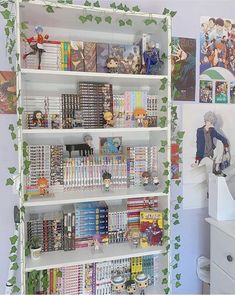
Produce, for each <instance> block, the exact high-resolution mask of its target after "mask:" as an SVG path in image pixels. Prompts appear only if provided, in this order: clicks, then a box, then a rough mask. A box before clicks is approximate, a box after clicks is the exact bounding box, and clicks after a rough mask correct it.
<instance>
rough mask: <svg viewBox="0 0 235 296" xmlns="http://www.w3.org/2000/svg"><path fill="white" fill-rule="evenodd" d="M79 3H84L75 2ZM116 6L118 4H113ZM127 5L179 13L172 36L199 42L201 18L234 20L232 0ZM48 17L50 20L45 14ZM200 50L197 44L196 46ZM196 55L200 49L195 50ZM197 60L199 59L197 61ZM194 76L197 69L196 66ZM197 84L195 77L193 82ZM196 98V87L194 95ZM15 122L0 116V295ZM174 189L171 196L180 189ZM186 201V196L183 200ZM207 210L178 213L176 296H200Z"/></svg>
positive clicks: (1, 62) (3, 66)
mask: <svg viewBox="0 0 235 296" xmlns="http://www.w3.org/2000/svg"><path fill="white" fill-rule="evenodd" d="M78 2H79V3H82V2H84V1H78ZM116 2H117V3H119V2H121V1H116ZM100 3H101V5H102V6H107V5H108V4H109V3H112V1H107V0H103V1H100ZM122 3H126V4H127V6H129V7H132V6H134V5H139V7H140V8H141V10H143V11H148V12H151V13H154V12H155V13H161V12H162V11H163V9H164V7H167V8H169V9H170V10H176V11H177V12H178V13H177V15H176V16H175V17H174V19H173V29H172V33H173V36H176V37H190V38H197V41H199V32H200V16H218V17H222V18H231V19H232V18H234V5H233V4H234V0H223V1H222V0H220V1H219V0H215V1H213V0H129V1H127V0H126V1H124V0H123V1H122ZM48 17H50V16H49V15H48ZM3 29H4V26H3V21H2V19H1V18H0V52H1V59H0V70H8V65H7V60H6V59H4V52H5V49H4V41H5V37H4V35H3ZM197 49H199V43H197ZM197 55H198V56H199V50H197ZM198 60H199V59H198ZM197 73H199V68H198V64H197ZM196 83H197V85H198V78H197V80H196ZM196 97H198V88H197V92H196ZM12 120H14V116H11V115H0V126H1V138H0V151H1V152H0V164H1V165H0V192H1V195H0V196H1V214H0V225H1V226H0V242H1V244H0V294H1V293H4V289H5V287H4V286H5V282H6V279H7V272H8V264H9V260H8V253H9V240H8V238H9V236H10V235H11V232H12V231H13V217H12V210H13V206H14V204H15V202H16V196H14V195H12V194H11V191H10V189H9V188H6V187H5V185H4V184H5V179H6V177H7V167H8V166H11V165H14V163H16V154H14V153H13V150H12V141H11V139H10V137H9V133H8V131H7V129H8V125H9V123H10V122H12ZM177 190H178V192H177V191H176V188H174V189H173V191H174V194H178V193H180V192H181V189H179V188H177ZM185 198H187V197H185ZM206 216H207V210H205V209H203V210H201V209H199V210H184V211H182V212H181V224H180V226H179V227H178V228H179V230H178V229H177V228H176V229H175V231H176V234H178V233H179V232H180V233H181V235H182V248H181V263H180V270H179V272H181V273H182V287H180V288H179V289H177V290H175V291H174V293H176V294H178V293H179V294H200V293H201V283H200V281H198V280H197V276H196V258H197V257H198V256H200V255H203V254H204V255H208V253H209V228H208V225H206V223H205V222H204V218H205V217H206Z"/></svg>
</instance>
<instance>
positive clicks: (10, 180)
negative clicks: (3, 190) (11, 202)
mask: <svg viewBox="0 0 235 296" xmlns="http://www.w3.org/2000/svg"><path fill="white" fill-rule="evenodd" d="M13 184H14V181H13V180H12V179H11V178H8V179H7V180H6V186H12V185H13Z"/></svg>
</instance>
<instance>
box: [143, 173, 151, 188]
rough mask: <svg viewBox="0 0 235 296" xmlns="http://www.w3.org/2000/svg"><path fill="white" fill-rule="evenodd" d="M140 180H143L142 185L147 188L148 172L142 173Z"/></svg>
mask: <svg viewBox="0 0 235 296" xmlns="http://www.w3.org/2000/svg"><path fill="white" fill-rule="evenodd" d="M142 178H143V185H144V186H147V185H148V184H149V179H150V174H149V172H143V174H142Z"/></svg>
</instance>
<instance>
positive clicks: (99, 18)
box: [95, 16, 102, 25]
mask: <svg viewBox="0 0 235 296" xmlns="http://www.w3.org/2000/svg"><path fill="white" fill-rule="evenodd" d="M95 21H96V23H97V24H98V25H99V23H101V22H102V18H101V17H100V16H96V17H95Z"/></svg>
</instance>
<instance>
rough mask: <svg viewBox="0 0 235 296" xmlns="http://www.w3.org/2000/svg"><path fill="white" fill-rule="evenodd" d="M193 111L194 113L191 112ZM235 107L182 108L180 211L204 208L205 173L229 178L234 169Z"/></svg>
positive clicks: (206, 177) (206, 178) (207, 105)
mask: <svg viewBox="0 0 235 296" xmlns="http://www.w3.org/2000/svg"><path fill="white" fill-rule="evenodd" d="M192 110H194V112H192ZM234 117H235V105H232V104H231V105H228V104H224V105H221V104H196V105H195V104H184V105H183V106H182V130H184V131H185V135H184V141H183V155H182V158H183V168H182V177H183V195H184V205H183V206H184V208H185V209H193V208H202V207H206V206H207V204H208V177H209V173H214V174H215V175H218V176H222V177H224V176H225V175H227V176H228V177H227V178H226V180H228V178H229V176H230V175H231V172H232V170H233V168H234V165H235V133H234Z"/></svg>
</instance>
